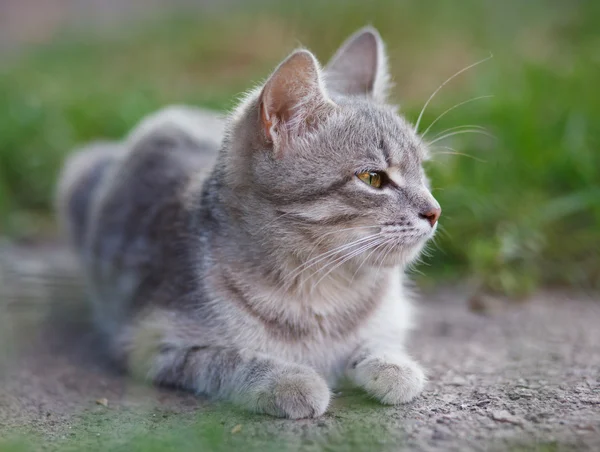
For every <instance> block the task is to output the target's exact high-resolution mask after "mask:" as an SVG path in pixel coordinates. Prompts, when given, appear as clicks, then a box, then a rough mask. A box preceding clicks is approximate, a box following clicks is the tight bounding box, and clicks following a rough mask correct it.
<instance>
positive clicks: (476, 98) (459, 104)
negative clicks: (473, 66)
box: [421, 94, 494, 138]
mask: <svg viewBox="0 0 600 452" xmlns="http://www.w3.org/2000/svg"><path fill="white" fill-rule="evenodd" d="M490 97H494V95H493V94H490V95H487V96H478V97H473V98H471V99H468V100H465V101H463V102H460V103H458V104H456V105H454V106H453V107H450V108H449V109H447V110H446V111H445V112H443V113H442V114H441V115H439V116H438V117H437V118H435V119H434V120H433V122H432V123H431V124H429V127H427V128H426V129H425V132H423V133H422V134H421V138H424V137H425V135H427V132H429V130H430V129H431V128H432V127H433V126H434V125H435V123H436V122H438V121H439V120H440V119H442V118H443V117H444V116H446V115H447V114H448V113H450V112H451V111H452V110H454V109H456V108H458V107H461V106H463V105H465V104H468V103H470V102H475V101H476V100H480V99H489V98H490Z"/></svg>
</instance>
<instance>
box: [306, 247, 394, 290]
mask: <svg viewBox="0 0 600 452" xmlns="http://www.w3.org/2000/svg"><path fill="white" fill-rule="evenodd" d="M384 240H385V239H384ZM381 243H382V242H381V240H379V241H374V242H371V243H368V244H366V245H362V246H361V247H360V248H359V249H358V250H355V251H352V252H350V253H348V254H347V255H345V256H342V257H341V258H339V259H336V261H338V262H337V263H336V264H335V265H333V266H332V267H331V268H330V269H329V270H328V271H327V272H326V273H325V274H324V275H323V276H321V277H320V278H319V279H318V280H317V282H316V283H315V284H314V285H313V287H312V288H311V292H312V290H314V288H315V287H317V286H318V285H319V283H320V282H321V281H323V279H325V278H326V277H327V276H328V275H329V274H331V272H333V271H334V270H336V269H337V268H339V267H340V266H342V265H343V264H344V263H346V262H348V261H349V260H350V259H352V258H354V257H356V256H358V255H360V254H362V253H364V252H365V251H367V250H369V249H370V248H371V247H373V246H377V245H379V244H381ZM333 262H335V261H333ZM330 265H331V264H330ZM317 272H318V270H317ZM317 272H315V273H313V275H314V274H316V273H317ZM311 276H312V275H311Z"/></svg>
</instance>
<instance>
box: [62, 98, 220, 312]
mask: <svg viewBox="0 0 600 452" xmlns="http://www.w3.org/2000/svg"><path fill="white" fill-rule="evenodd" d="M222 133H223V126H222V121H221V119H220V118H218V117H217V116H216V115H214V114H212V113H210V112H205V111H203V110H198V109H194V108H191V107H169V108H167V109H165V110H162V111H160V112H158V113H155V114H153V115H151V116H149V117H148V118H146V119H144V120H143V121H142V122H141V123H140V124H139V125H138V126H137V127H136V128H135V129H134V130H133V131H132V132H131V134H130V135H129V136H128V137H127V138H126V139H125V140H124V141H123V142H121V143H118V146H111V147H110V148H109V147H106V152H109V151H110V159H105V158H102V154H103V152H104V150H103V149H102V148H98V146H96V147H95V148H94V149H93V152H92V150H91V149H85V148H84V149H83V150H82V151H80V152H79V153H78V154H76V155H74V156H73V157H71V159H72V160H73V161H75V160H78V161H86V162H87V163H88V164H86V165H82V164H78V165H70V167H71V168H72V169H71V170H69V171H65V174H64V175H63V177H64V178H65V180H68V182H69V183H68V184H66V183H63V184H62V185H63V186H64V187H67V188H64V189H62V190H59V191H60V192H59V198H62V199H59V205H65V206H70V205H73V204H74V203H73V202H70V200H78V204H77V207H78V209H77V210H75V209H72V210H73V212H71V211H70V210H69V209H68V208H66V209H62V210H60V211H59V212H60V215H61V216H62V217H63V218H62V222H63V223H64V224H65V225H66V226H67V231H69V232H70V234H71V236H73V233H72V231H78V238H79V240H77V241H75V240H72V241H73V242H75V243H74V244H75V246H76V250H77V251H78V253H79V254H80V257H81V258H82V261H83V264H84V267H85V273H86V276H87V280H88V284H89V286H90V294H91V296H92V298H93V302H94V304H95V305H96V306H97V307H98V308H99V310H100V311H102V312H103V313H104V314H106V317H107V320H106V322H109V321H110V322H112V321H114V320H117V321H118V319H119V318H120V317H123V316H122V313H121V312H120V311H121V310H122V309H127V310H128V307H130V306H131V304H132V303H135V299H136V298H138V299H139V298H140V294H141V293H142V292H145V293H147V292H149V291H152V290H154V289H155V287H154V286H156V284H158V281H159V279H160V278H158V277H157V276H158V275H161V274H162V275H164V272H165V271H166V270H171V269H172V265H171V263H172V262H171V261H173V259H172V257H173V256H176V257H177V258H179V257H181V256H179V255H178V254H180V253H178V250H177V249H176V248H177V246H178V243H180V242H181V240H180V236H181V234H184V233H185V231H184V230H183V229H184V225H182V223H184V222H185V213H186V212H185V200H184V196H183V195H184V192H185V191H186V190H187V189H188V188H189V187H190V185H191V184H194V185H195V186H198V185H201V184H202V182H203V179H204V178H205V177H206V175H207V174H208V173H209V172H210V170H211V168H212V167H213V165H214V161H215V159H216V156H217V151H218V149H219V146H220V140H221V139H222ZM98 165H102V167H101V168H100V167H98ZM66 167H67V168H68V167H69V164H68V163H67V165H66ZM88 179H90V180H92V179H93V182H94V183H93V184H92V183H86V181H87V180H88ZM72 239H73V237H72ZM175 260H177V259H175ZM115 310H116V311H119V312H113V311H115Z"/></svg>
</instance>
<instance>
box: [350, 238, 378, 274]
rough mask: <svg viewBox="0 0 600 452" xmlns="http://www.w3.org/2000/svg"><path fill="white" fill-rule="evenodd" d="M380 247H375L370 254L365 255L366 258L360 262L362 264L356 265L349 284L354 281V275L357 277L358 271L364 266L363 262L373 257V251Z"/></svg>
mask: <svg viewBox="0 0 600 452" xmlns="http://www.w3.org/2000/svg"><path fill="white" fill-rule="evenodd" d="M379 246H380V245H377V246H375V247H374V248H373V249H372V250H371V252H370V253H369V254H367V256H366V257H365V258H364V259H363V260H362V262H361V263H360V264H359V265H358V267H357V269H356V271H355V272H354V273H353V274H352V278H351V279H350V283H352V282H353V281H354V278H355V277H356V275H358V272H359V271H360V269H361V268H362V266H363V265H364V264H365V262H367V261H368V260H369V259H370V258H371V256H372V255H373V253H374V252H375V251H377V249H378V248H379Z"/></svg>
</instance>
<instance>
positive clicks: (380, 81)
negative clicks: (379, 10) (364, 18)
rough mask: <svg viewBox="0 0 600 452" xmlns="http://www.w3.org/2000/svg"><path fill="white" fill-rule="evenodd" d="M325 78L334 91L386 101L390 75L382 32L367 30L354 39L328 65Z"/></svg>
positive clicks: (353, 37)
mask: <svg viewBox="0 0 600 452" xmlns="http://www.w3.org/2000/svg"><path fill="white" fill-rule="evenodd" d="M324 75H325V83H326V85H327V88H329V89H331V90H332V91H335V92H338V93H340V94H345V95H351V96H367V97H371V98H372V99H374V100H375V101H377V102H385V101H386V98H387V94H388V91H389V88H390V75H389V70H388V62H387V56H386V53H385V46H384V44H383V40H382V39H381V36H380V35H379V32H378V31H377V30H375V29H374V28H372V27H365V28H362V29H360V30H358V31H357V32H356V33H354V34H353V35H352V36H350V37H349V38H348V39H347V40H346V41H345V42H344V43H343V44H342V46H341V47H340V48H339V49H338V51H337V52H336V53H335V55H334V56H333V57H332V58H331V61H329V63H328V64H327V66H325V73H324Z"/></svg>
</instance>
